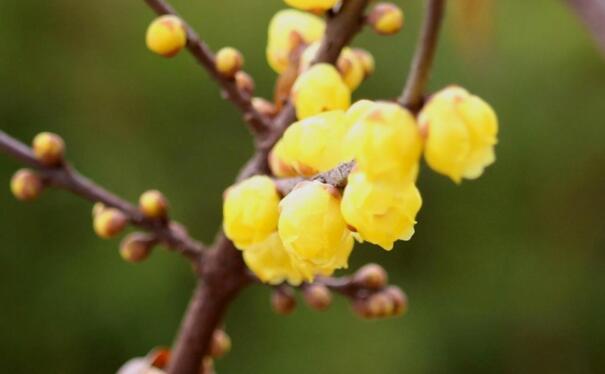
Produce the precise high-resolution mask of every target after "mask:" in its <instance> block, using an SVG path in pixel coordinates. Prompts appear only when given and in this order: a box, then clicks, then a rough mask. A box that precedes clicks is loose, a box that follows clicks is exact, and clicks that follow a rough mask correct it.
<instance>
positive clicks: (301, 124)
mask: <svg viewBox="0 0 605 374" xmlns="http://www.w3.org/2000/svg"><path fill="white" fill-rule="evenodd" d="M347 125H348V124H347V121H346V117H345V114H344V112H343V111H340V110H338V111H331V112H324V113H320V114H318V115H315V116H312V117H308V118H306V119H304V120H302V121H298V122H295V123H294V124H292V125H291V126H290V127H288V129H287V130H286V132H285V133H284V136H283V138H282V139H281V140H280V142H279V144H278V147H279V148H278V150H277V151H276V152H274V153H273V154H274V157H280V160H279V162H278V164H277V165H279V166H277V167H276V169H278V171H279V170H280V167H281V169H284V170H288V169H289V168H291V169H293V170H294V171H295V172H296V173H297V174H299V175H304V176H312V175H315V174H317V173H319V172H323V171H326V170H329V169H331V168H333V167H335V166H337V165H338V164H339V163H341V162H343V161H345V160H343V158H342V152H341V144H342V140H343V138H344V137H345V135H346V132H347V130H348V128H347ZM273 162H274V163H275V162H277V161H276V160H274V161H273ZM282 165H286V166H285V167H283V166H282Z"/></svg>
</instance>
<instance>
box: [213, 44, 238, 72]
mask: <svg viewBox="0 0 605 374" xmlns="http://www.w3.org/2000/svg"><path fill="white" fill-rule="evenodd" d="M215 64H216V70H218V71H219V73H221V74H222V75H224V76H225V77H228V78H233V76H235V73H237V72H238V71H239V70H241V68H242V66H244V57H243V56H242V54H241V53H240V51H238V50H237V49H235V48H231V47H225V48H221V49H220V50H219V51H218V52H217V53H216V57H215Z"/></svg>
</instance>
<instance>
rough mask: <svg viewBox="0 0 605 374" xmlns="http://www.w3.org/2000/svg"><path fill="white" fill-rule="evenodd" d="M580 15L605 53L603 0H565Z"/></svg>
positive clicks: (604, 10) (604, 4)
mask: <svg viewBox="0 0 605 374" xmlns="http://www.w3.org/2000/svg"><path fill="white" fill-rule="evenodd" d="M566 1H567V3H568V4H569V6H571V7H572V8H573V9H574V10H575V12H576V13H577V14H578V16H580V18H581V19H582V21H583V22H584V24H586V26H587V27H588V30H589V31H590V33H591V34H592V36H593V37H594V39H595V40H596V41H597V44H598V45H599V47H600V49H601V52H602V53H605V2H603V0H566Z"/></svg>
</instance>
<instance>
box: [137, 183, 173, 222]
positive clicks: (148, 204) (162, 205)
mask: <svg viewBox="0 0 605 374" xmlns="http://www.w3.org/2000/svg"><path fill="white" fill-rule="evenodd" d="M139 210H140V211H141V212H142V213H143V215H145V217H148V218H164V217H166V215H167V212H168V200H166V198H165V197H164V195H163V194H162V193H161V192H160V191H157V190H150V191H146V192H145V193H143V194H142V195H141V197H140V198H139Z"/></svg>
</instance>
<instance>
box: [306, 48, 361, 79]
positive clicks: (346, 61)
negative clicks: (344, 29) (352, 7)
mask: <svg viewBox="0 0 605 374" xmlns="http://www.w3.org/2000/svg"><path fill="white" fill-rule="evenodd" d="M319 46H320V43H319V42H315V43H313V44H311V45H310V46H308V47H307V48H305V51H304V52H303V54H302V55H301V57H300V71H301V72H304V71H305V70H307V69H308V68H309V66H311V62H312V61H313V59H314V58H315V56H316V55H317V50H318V49H319ZM362 58H363V57H362V56H361V55H359V54H357V53H355V52H354V51H353V50H352V49H351V48H349V47H345V48H343V50H342V52H341V53H340V56H339V57H338V61H337V62H336V66H337V67H338V71H339V72H340V76H341V77H342V80H343V81H344V82H345V84H346V85H347V86H348V87H349V89H350V90H351V91H355V90H356V89H357V87H359V85H360V84H361V82H362V81H363V79H364V78H365V77H366V70H365V65H364V61H363V60H362Z"/></svg>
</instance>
